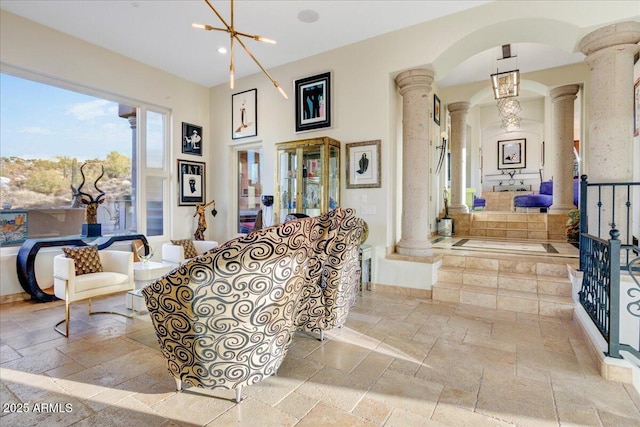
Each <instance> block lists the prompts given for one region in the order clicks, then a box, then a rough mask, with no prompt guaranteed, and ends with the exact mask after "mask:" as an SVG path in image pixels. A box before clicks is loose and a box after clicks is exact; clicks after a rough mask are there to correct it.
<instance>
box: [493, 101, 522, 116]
mask: <svg viewBox="0 0 640 427" xmlns="http://www.w3.org/2000/svg"><path fill="white" fill-rule="evenodd" d="M497 106H498V114H500V117H503V118H504V117H508V116H515V115H516V114H518V113H519V112H521V111H522V107H521V106H520V102H518V100H517V99H515V98H513V97H511V98H500V99H498V102H497Z"/></svg>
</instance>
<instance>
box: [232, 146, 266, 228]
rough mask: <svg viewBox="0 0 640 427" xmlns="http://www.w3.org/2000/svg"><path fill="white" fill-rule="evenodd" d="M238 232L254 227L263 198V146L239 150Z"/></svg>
mask: <svg viewBox="0 0 640 427" xmlns="http://www.w3.org/2000/svg"><path fill="white" fill-rule="evenodd" d="M237 156H238V232H239V233H248V232H250V231H251V230H253V229H254V227H255V223H256V219H257V216H258V212H259V211H260V209H261V205H260V203H261V198H262V148H247V149H242V150H239V151H237Z"/></svg>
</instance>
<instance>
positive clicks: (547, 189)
mask: <svg viewBox="0 0 640 427" xmlns="http://www.w3.org/2000/svg"><path fill="white" fill-rule="evenodd" d="M540 194H547V195H552V194H553V181H543V182H541V183H540Z"/></svg>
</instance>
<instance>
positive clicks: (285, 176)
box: [278, 149, 298, 222]
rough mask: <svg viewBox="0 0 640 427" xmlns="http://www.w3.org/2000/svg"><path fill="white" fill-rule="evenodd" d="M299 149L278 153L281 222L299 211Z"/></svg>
mask: <svg viewBox="0 0 640 427" xmlns="http://www.w3.org/2000/svg"><path fill="white" fill-rule="evenodd" d="M297 152H298V150H296V149H288V150H283V151H279V153H278V180H279V182H278V185H279V187H280V199H279V200H278V204H279V206H278V207H279V212H280V213H279V218H278V220H279V222H284V219H285V218H286V216H287V215H289V214H290V213H294V212H297V206H298V200H297V198H298V197H297V196H298V185H297V184H298V176H297V174H298V154H297Z"/></svg>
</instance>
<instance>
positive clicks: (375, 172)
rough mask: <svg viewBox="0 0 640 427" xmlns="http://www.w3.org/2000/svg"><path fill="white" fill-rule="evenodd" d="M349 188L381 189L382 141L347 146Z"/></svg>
mask: <svg viewBox="0 0 640 427" xmlns="http://www.w3.org/2000/svg"><path fill="white" fill-rule="evenodd" d="M346 147H347V188H380V140H379V139H377V140H375V141H365V142H353V143H351V144H347V145H346Z"/></svg>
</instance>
